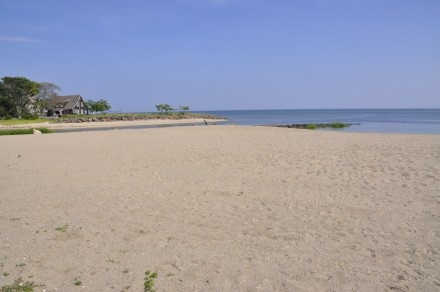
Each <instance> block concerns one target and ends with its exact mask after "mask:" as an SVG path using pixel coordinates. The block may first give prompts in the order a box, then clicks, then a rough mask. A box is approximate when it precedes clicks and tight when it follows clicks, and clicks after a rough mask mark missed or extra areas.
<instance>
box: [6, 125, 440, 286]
mask: <svg viewBox="0 0 440 292" xmlns="http://www.w3.org/2000/svg"><path fill="white" fill-rule="evenodd" d="M0 149H1V151H0V272H1V275H0V283H1V284H0V287H1V286H2V285H9V284H11V283H13V282H14V280H15V279H18V278H20V277H21V278H22V279H23V280H24V281H34V282H35V284H41V285H44V286H41V287H37V288H36V290H37V291H42V290H46V291H76V290H78V289H79V288H78V287H76V286H75V284H74V282H75V281H78V280H79V281H81V284H80V286H84V288H82V290H83V291H141V290H142V289H143V283H144V279H143V278H144V272H145V271H146V270H153V271H157V272H158V278H157V279H156V280H155V287H156V288H157V289H158V291H387V290H390V291H436V290H440V256H439V253H440V231H439V230H440V216H439V214H440V195H439V194H440V136H438V135H390V134H387V135H383V134H356V133H338V132H325V131H308V130H294V129H281V128H264V127H238V126H210V127H205V126H204V127H179V128H166V129H145V130H124V131H105V132H83V133H65V134H51V135H27V136H4V137H0ZM6 274H8V275H6ZM5 275H6V276H5ZM77 283H78V282H77Z"/></svg>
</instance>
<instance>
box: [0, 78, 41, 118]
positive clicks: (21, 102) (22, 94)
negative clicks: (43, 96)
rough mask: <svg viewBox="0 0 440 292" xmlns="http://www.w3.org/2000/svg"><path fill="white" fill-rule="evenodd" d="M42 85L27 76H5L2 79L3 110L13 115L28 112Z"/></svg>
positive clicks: (0, 90)
mask: <svg viewBox="0 0 440 292" xmlns="http://www.w3.org/2000/svg"><path fill="white" fill-rule="evenodd" d="M40 87H41V85H40V83H38V82H34V81H31V80H29V79H27V78H25V77H3V78H2V79H1V81H0V96H1V98H0V99H1V101H0V103H1V106H2V108H3V110H2V111H3V112H5V111H6V112H8V114H11V115H13V116H21V115H23V114H26V113H27V112H28V109H29V106H30V105H32V102H33V99H32V98H33V97H35V96H36V95H37V94H38V93H39V91H40ZM11 105H12V108H11Z"/></svg>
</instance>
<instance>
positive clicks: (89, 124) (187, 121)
mask: <svg viewBox="0 0 440 292" xmlns="http://www.w3.org/2000/svg"><path fill="white" fill-rule="evenodd" d="M205 121H206V122H207V123H209V124H215V123H219V122H224V121H226V120H222V119H217V120H211V119H182V120H166V119H164V120H160V119H151V120H134V121H109V122H84V123H50V122H44V123H31V124H18V125H7V126H6V125H1V124H0V130H1V129H29V128H34V129H35V128H48V129H53V130H58V129H61V130H63V129H90V128H117V127H138V126H154V125H156V126H160V125H186V124H188V125H197V124H204V123H205Z"/></svg>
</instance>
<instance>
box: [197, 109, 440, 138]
mask: <svg viewBox="0 0 440 292" xmlns="http://www.w3.org/2000/svg"><path fill="white" fill-rule="evenodd" d="M203 113H208V114H213V115H217V116H222V117H225V118H227V119H228V122H227V123H228V124H235V125H271V124H305V123H315V124H321V123H333V122H341V123H350V124H356V125H352V126H351V127H348V128H344V129H337V130H333V131H347V132H370V133H411V134H440V109H340V110H337V109H331V110H232V111H231V110H229V111H203Z"/></svg>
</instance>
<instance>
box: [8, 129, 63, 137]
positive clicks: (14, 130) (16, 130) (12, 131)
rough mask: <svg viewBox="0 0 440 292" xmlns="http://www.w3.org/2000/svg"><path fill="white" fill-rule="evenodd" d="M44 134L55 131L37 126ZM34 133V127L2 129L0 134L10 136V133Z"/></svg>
mask: <svg viewBox="0 0 440 292" xmlns="http://www.w3.org/2000/svg"><path fill="white" fill-rule="evenodd" d="M36 130H38V131H40V132H41V133H42V134H48V133H53V132H54V131H53V130H51V129H48V128H36ZM29 134H33V129H4V130H0V136H10V135H29Z"/></svg>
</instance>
